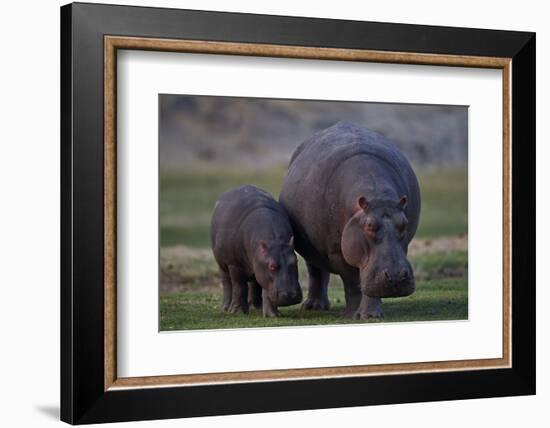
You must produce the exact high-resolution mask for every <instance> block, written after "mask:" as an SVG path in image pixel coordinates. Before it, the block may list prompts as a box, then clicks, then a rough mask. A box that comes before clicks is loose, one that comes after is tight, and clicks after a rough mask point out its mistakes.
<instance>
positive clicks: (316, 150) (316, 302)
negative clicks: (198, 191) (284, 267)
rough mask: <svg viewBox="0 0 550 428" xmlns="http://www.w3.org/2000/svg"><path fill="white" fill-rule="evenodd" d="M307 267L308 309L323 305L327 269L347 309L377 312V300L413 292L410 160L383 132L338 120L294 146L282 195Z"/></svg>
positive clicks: (414, 222)
mask: <svg viewBox="0 0 550 428" xmlns="http://www.w3.org/2000/svg"><path fill="white" fill-rule="evenodd" d="M279 201H280V203H281V204H282V205H283V207H284V208H285V209H286V211H287V213H288V215H289V217H290V221H291V223H292V226H293V229H294V236H295V241H296V242H295V245H296V250H297V251H298V253H300V254H301V255H302V256H303V257H304V259H305V260H306V263H307V269H308V272H309V289H308V297H307V300H306V301H305V302H304V307H305V308H306V309H320V310H322V309H328V308H329V301H328V296H327V286H328V282H329V276H330V273H335V274H338V275H340V277H341V278H342V281H343V283H344V289H345V296H346V313H347V314H349V315H350V316H353V317H354V318H355V319H367V318H370V317H381V316H382V315H383V314H382V308H381V298H382V297H399V296H407V295H409V294H412V293H413V292H414V289H415V285H414V276H413V271H412V268H411V265H410V263H409V262H408V260H407V248H408V244H409V242H410V241H411V239H412V238H413V236H414V234H415V232H416V228H417V226H418V220H419V215H420V190H419V187H418V181H417V179H416V176H415V174H414V171H413V170H412V168H411V166H410V164H409V162H408V161H407V159H406V158H405V156H404V155H403V154H402V153H401V152H400V151H399V149H398V148H397V147H396V146H395V145H394V144H392V143H391V142H390V141H388V140H387V139H386V138H385V137H383V136H382V135H380V134H378V133H376V132H373V131H370V130H368V129H365V128H362V127H360V126H358V125H355V124H353V123H348V122H338V123H337V124H335V125H333V126H331V127H330V128H327V129H325V130H324V131H321V132H319V133H317V134H315V135H313V136H312V137H311V138H309V139H308V140H306V141H305V142H303V143H302V144H301V145H300V146H299V147H298V148H297V149H296V151H295V152H294V154H293V156H292V158H291V161H290V165H289V168H288V173H287V175H286V178H285V180H284V184H283V188H282V191H281V194H280V199H279Z"/></svg>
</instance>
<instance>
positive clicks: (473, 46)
mask: <svg viewBox="0 0 550 428" xmlns="http://www.w3.org/2000/svg"><path fill="white" fill-rule="evenodd" d="M61 106H62V108H61V168H62V169H61V195H62V206H61V213H62V218H61V223H62V227H61V229H62V234H61V244H62V245H61V247H62V264H61V273H62V275H61V276H62V282H61V418H62V420H63V421H66V422H68V423H71V424H85V423H98V422H116V421H130V420H145V419H162V418H178V417H190V416H201V415H223V414H237V413H257V412H271V411H283V410H299V409H315V408H327V407H344V406H363V405H373V404H389V403H406V402H418V401H436V400H452V399H466V398H481V397H496V396H511V395H527V394H534V393H535V257H534V253H535V194H534V192H535V35H534V34H533V33H526V32H511V31H495V30H482V29H466V28H447V27H434V26H418V25H407V24H392V23H373V22H356V21H339V20H327V19H312V18H297V17H283V16H266V15H250V14H233V13H219V12H205V11H191V10H175V9H160V8H158V9H157V8H141V7H128V6H112V5H111V6H108V5H92V4H78V3H76V4H70V5H67V6H63V7H62V8H61Z"/></svg>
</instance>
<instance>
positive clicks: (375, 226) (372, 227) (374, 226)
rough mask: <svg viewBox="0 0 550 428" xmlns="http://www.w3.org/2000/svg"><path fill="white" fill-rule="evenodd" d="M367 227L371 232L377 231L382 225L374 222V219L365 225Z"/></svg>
mask: <svg viewBox="0 0 550 428" xmlns="http://www.w3.org/2000/svg"><path fill="white" fill-rule="evenodd" d="M365 229H366V230H367V232H369V233H376V232H377V231H378V229H380V226H379V225H378V224H377V223H375V222H373V221H369V222H367V224H366V225H365Z"/></svg>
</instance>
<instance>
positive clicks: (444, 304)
mask: <svg viewBox="0 0 550 428" xmlns="http://www.w3.org/2000/svg"><path fill="white" fill-rule="evenodd" d="M285 173H286V167H285V166H281V167H277V168H270V169H264V170H257V171H252V170H250V169H247V170H244V169H243V170H236V169H221V170H220V169H208V168H198V169H195V170H192V171H191V170H189V171H181V172H177V173H176V172H166V171H164V173H163V174H162V175H161V178H160V236H161V254H160V263H161V298H160V329H161V330H185V329H218V328H242V327H272V326H297V325H326V324H344V323H357V322H358V321H353V320H351V319H349V318H344V317H343V316H342V311H343V309H344V306H345V299H344V291H343V287H342V284H341V281H340V279H339V278H338V277H337V276H334V275H332V276H331V285H330V288H329V290H330V291H329V298H330V301H331V305H332V307H331V310H330V311H328V312H311V311H302V310H301V309H300V305H295V306H292V307H288V308H280V311H281V312H282V314H283V317H282V318H276V319H272V318H263V317H262V314H261V312H260V311H256V310H251V313H250V314H248V315H237V314H228V313H226V312H223V311H222V310H221V295H222V290H221V287H220V281H219V277H218V271H217V266H216V264H215V262H214V260H213V257H212V253H211V251H210V242H209V225H210V216H211V213H212V208H213V206H214V203H215V201H216V199H217V198H218V197H219V195H220V194H221V193H223V192H225V191H227V190H229V189H231V188H233V187H236V186H239V185H242V184H246V183H250V184H254V185H256V186H258V187H261V188H263V189H265V190H267V191H269V192H270V193H271V194H272V195H273V196H274V197H275V198H277V196H278V194H279V190H280V186H281V183H282V181H283V177H284V175H285ZM417 175H418V179H419V183H420V189H421V193H422V212H421V216H420V225H419V228H418V231H417V235H416V238H415V239H423V240H424V241H423V242H425V243H426V244H429V242H428V241H431V240H437V241H438V242H439V243H442V242H444V241H445V240H444V239H441V238H442V237H453V236H455V237H456V236H461V235H467V232H468V223H467V217H468V216H467V212H468V211H467V208H468V188H467V182H468V180H467V178H468V177H467V171H466V169H465V168H462V169H448V170H427V171H417ZM423 248H424V249H423V250H422V251H420V253H418V254H411V263H412V265H413V269H414V272H415V277H416V284H417V291H416V293H415V294H414V295H412V296H409V297H404V298H397V299H384V303H383V309H384V313H385V317H384V320H383V321H384V322H404V321H430V320H456V319H467V316H468V280H467V263H468V256H467V252H466V251H464V250H466V248H465V247H464V248H463V249H462V250H460V251H457V250H456V248H450V249H449V248H447V249H446V248H445V246H443V247H441V245H439V246H437V252H434V250H433V249H432V248H433V245H432V246H430V245H425V247H423ZM299 270H300V282H301V284H302V287H304V288H305V287H306V286H307V273H306V269H305V263H304V262H303V260H300V263H299ZM304 292H305V290H304ZM369 322H379V321H369Z"/></svg>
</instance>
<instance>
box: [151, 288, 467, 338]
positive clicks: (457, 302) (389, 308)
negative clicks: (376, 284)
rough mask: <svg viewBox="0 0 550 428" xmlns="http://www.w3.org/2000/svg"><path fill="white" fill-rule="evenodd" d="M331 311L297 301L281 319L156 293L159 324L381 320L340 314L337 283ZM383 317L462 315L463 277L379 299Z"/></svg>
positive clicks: (206, 299)
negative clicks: (228, 310) (310, 308)
mask: <svg viewBox="0 0 550 428" xmlns="http://www.w3.org/2000/svg"><path fill="white" fill-rule="evenodd" d="M329 299H330V301H331V305H332V307H331V309H330V311H324V312H315V311H304V310H302V309H301V308H300V305H295V306H292V307H284V308H279V310H280V312H281V313H282V314H283V316H282V317H280V318H263V317H262V313H261V311H258V310H255V309H252V310H251V311H250V313H249V314H248V315H243V314H229V313H226V312H223V311H222V309H221V290H220V293H211V292H207V291H202V292H201V291H195V292H184V293H174V294H169V295H164V296H161V298H160V329H161V330H163V331H166V330H187V329H193V330H194V329H219V328H243V327H276V326H303V325H327V324H350V323H358V322H361V323H365V322H369V323H370V322H380V321H378V320H372V321H371V320H369V321H354V320H352V319H351V318H347V317H344V316H343V315H342V311H343V310H344V307H345V301H344V291H343V288H342V286H341V285H340V286H337V287H334V286H332V287H330V289H329ZM383 309H384V319H383V321H384V322H405V321H435V320H461V319H467V317H468V285H467V281H466V280H465V279H464V278H450V279H440V280H429V281H422V282H420V283H419V284H418V285H417V291H416V293H415V294H413V295H412V296H409V297H402V298H395V299H383Z"/></svg>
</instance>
